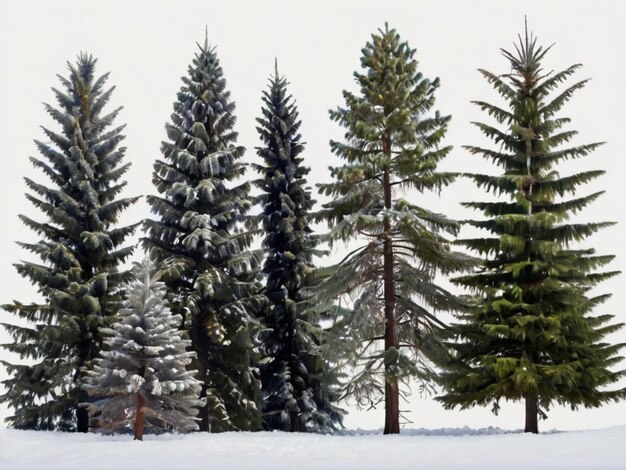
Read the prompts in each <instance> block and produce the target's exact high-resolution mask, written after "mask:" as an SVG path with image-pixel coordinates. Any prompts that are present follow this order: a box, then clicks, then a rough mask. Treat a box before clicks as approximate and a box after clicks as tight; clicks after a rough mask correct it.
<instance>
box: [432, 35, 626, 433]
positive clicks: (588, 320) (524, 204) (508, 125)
mask: <svg viewBox="0 0 626 470" xmlns="http://www.w3.org/2000/svg"><path fill="white" fill-rule="evenodd" d="M549 49H550V48H543V47H541V46H538V45H537V41H536V39H535V38H533V37H532V36H531V37H529V36H528V32H527V31H526V34H525V37H524V39H522V38H521V37H520V38H519V45H516V46H515V52H514V53H511V52H507V51H505V50H503V51H502V52H503V55H504V57H505V58H506V59H507V60H508V62H509V64H510V66H511V73H509V74H506V75H501V76H498V75H494V74H492V73H490V72H487V71H485V70H481V71H480V72H481V74H482V75H483V76H484V77H485V78H486V79H487V81H488V82H489V83H490V84H491V85H492V86H493V87H494V88H495V89H496V91H497V92H498V93H499V94H500V95H501V96H502V97H503V98H504V100H505V101H506V106H504V107H498V106H495V105H491V104H489V103H485V102H477V103H476V104H477V105H478V106H479V107H480V108H481V109H482V110H483V111H485V112H487V113H488V114H489V115H490V116H492V117H494V118H495V120H496V121H497V123H498V124H499V125H501V126H503V127H504V129H500V128H498V127H493V126H492V125H488V124H482V123H477V126H478V127H479V128H480V129H481V131H482V132H483V133H484V134H485V135H486V136H487V137H489V138H490V139H492V140H493V141H494V143H495V144H496V145H497V147H498V148H497V149H495V150H494V149H489V148H481V147H467V148H468V150H469V151H470V152H471V153H472V154H477V155H481V156H483V157H485V158H487V159H490V160H492V161H493V162H495V163H496V164H497V165H499V166H500V167H501V168H502V173H501V174H499V175H496V176H490V175H484V174H472V175H469V176H470V177H471V178H472V179H473V180H474V181H475V182H476V184H477V185H478V186H479V187H484V188H485V189H486V190H488V191H490V192H493V193H495V194H497V195H500V197H499V198H498V200H494V201H490V202H470V203H466V204H465V206H467V207H470V208H473V209H477V210H480V211H482V213H483V214H484V216H485V219H484V220H478V221H471V222H470V223H471V225H473V226H475V227H478V228H481V229H484V230H486V231H488V232H489V234H490V235H489V236H486V237H484V238H475V239H466V240H462V244H463V245H465V246H466V247H469V248H470V249H472V250H474V251H475V252H477V253H479V254H480V255H481V256H482V257H483V258H484V262H483V264H482V267H481V268H480V269H479V270H478V271H477V272H475V273H474V274H470V275H467V276H464V277H461V278H459V279H457V280H456V281H457V282H458V283H459V284H460V285H463V286H465V287H467V288H469V289H471V291H472V292H473V296H471V297H470V299H469V309H468V311H467V312H466V313H463V314H462V315H460V320H461V322H460V323H458V324H457V325H455V326H454V328H453V330H452V333H453V335H454V336H455V337H456V339H457V343H456V344H454V345H453V346H454V348H455V349H456V353H455V359H456V360H455V361H454V362H452V363H451V364H449V365H448V369H447V371H446V373H445V374H443V376H442V378H443V381H444V383H445V384H446V385H447V389H448V390H447V394H446V395H444V396H443V397H440V398H439V399H440V400H441V401H442V402H443V403H444V405H445V406H446V407H448V408H452V407H454V406H457V405H458V406H461V407H462V408H465V407H468V406H472V405H475V404H479V405H486V404H489V403H493V406H494V408H493V409H494V411H496V412H497V410H498V408H499V402H500V400H501V399H502V398H504V399H507V400H520V399H523V400H525V403H526V428H525V429H526V431H527V432H534V433H536V432H538V427H537V417H538V415H543V411H542V409H547V408H548V407H549V406H550V404H551V403H553V402H557V403H561V404H570V405H571V406H572V408H574V409H575V408H576V407H577V406H578V405H584V406H587V407H595V406H599V405H600V404H602V403H603V402H606V401H608V400H617V399H619V398H621V397H623V396H624V395H625V394H626V389H621V390H608V389H607V388H605V386H607V385H609V384H612V383H615V382H616V381H617V380H619V378H620V377H622V376H623V375H624V372H611V371H610V370H609V367H610V366H612V365H615V364H616V363H618V362H619V361H620V359H621V357H619V356H617V353H618V351H619V349H620V348H621V345H610V344H607V343H605V342H602V338H603V337H604V336H605V335H607V334H609V333H611V332H613V331H616V330H617V329H619V328H620V327H621V325H617V324H610V321H611V319H612V316H611V315H598V316H595V315H592V309H593V308H594V307H596V306H598V305H599V304H601V303H602V302H604V301H605V300H606V299H607V298H608V297H609V295H592V294H591V292H590V291H591V289H592V288H594V287H595V286H596V285H597V284H598V283H599V282H601V281H603V280H605V279H607V278H609V277H611V276H614V275H615V274H617V273H616V272H599V271H598V269H600V268H602V267H603V266H604V265H606V264H607V263H609V262H610V261H611V260H612V259H613V256H603V255H596V254H595V251H594V250H593V249H590V248H579V247H578V246H579V242H581V241H583V240H585V239H586V238H587V237H589V236H590V235H592V234H593V233H595V232H596V231H598V230H599V229H602V228H604V227H607V226H609V225H612V224H611V223H607V222H600V223H588V224H580V223H568V221H567V220H568V218H569V217H570V216H571V215H573V214H576V213H578V212H579V211H580V210H582V209H583V208H585V207H586V206H587V205H588V204H589V203H591V202H593V201H594V200H596V199H597V198H598V197H599V196H600V195H601V194H602V191H600V192H595V193H592V194H587V195H584V196H581V197H574V195H576V193H577V192H578V190H579V189H578V188H579V186H580V185H582V184H584V183H587V182H588V181H591V180H593V179H595V178H597V177H599V176H600V175H602V174H603V173H604V172H603V171H584V172H580V173H576V174H572V175H568V176H562V175H561V174H560V173H559V171H558V170H557V168H558V169H559V170H560V169H561V168H560V167H557V165H561V163H562V162H563V161H564V160H567V159H570V158H578V157H584V156H587V155H588V154H589V153H591V152H592V151H593V150H595V149H596V148H597V147H598V146H599V145H600V143H594V144H588V145H580V146H567V145H566V144H567V143H568V142H569V141H570V139H572V137H574V136H575V135H576V132H575V131H571V130H563V126H564V125H566V124H567V123H569V119H568V118H564V117H557V115H558V113H559V111H560V110H561V108H562V107H563V106H564V105H565V103H567V102H568V100H569V99H570V97H571V96H572V94H573V93H574V92H575V91H576V90H578V89H580V88H582V87H583V86H584V85H585V83H586V82H587V80H583V81H580V82H577V83H574V84H572V85H569V86H567V87H566V88H564V89H561V90H559V88H560V86H561V85H562V84H563V83H564V82H566V80H567V79H568V78H569V77H570V76H571V75H573V74H574V72H575V71H576V70H578V68H579V67H580V64H577V65H573V66H571V67H569V68H567V69H565V70H563V71H561V72H558V73H552V72H550V73H546V72H544V71H543V69H542V62H543V59H544V57H545V55H546V53H547V52H548V50H549ZM570 194H571V195H572V196H571V197H570V196H569V195H570Z"/></svg>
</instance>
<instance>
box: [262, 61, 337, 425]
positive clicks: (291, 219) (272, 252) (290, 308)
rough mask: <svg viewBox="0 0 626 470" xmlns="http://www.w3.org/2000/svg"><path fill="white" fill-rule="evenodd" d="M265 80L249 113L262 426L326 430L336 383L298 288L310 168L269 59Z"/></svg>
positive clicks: (309, 239)
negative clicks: (256, 192) (259, 241)
mask: <svg viewBox="0 0 626 470" xmlns="http://www.w3.org/2000/svg"><path fill="white" fill-rule="evenodd" d="M268 88H269V90H267V91H264V92H263V108H262V117H261V118H258V119H257V121H258V123H259V127H257V130H258V132H259V134H260V136H261V140H262V141H263V147H260V148H258V149H257V153H258V154H259V156H260V157H261V158H262V159H263V163H264V165H255V168H256V169H257V171H258V172H259V173H260V174H261V178H260V179H258V180H257V181H256V182H255V184H256V186H257V187H258V188H259V189H260V190H261V195H260V196H259V202H260V203H261V205H262V206H263V213H262V214H261V216H260V219H261V221H262V224H263V230H264V233H265V238H264V240H263V247H264V249H265V252H266V258H265V263H264V266H263V272H264V273H265V274H266V276H267V280H266V284H265V289H264V294H265V295H266V296H267V298H268V299H269V300H270V303H271V308H268V309H267V313H266V314H265V315H264V320H265V326H266V330H265V331H266V333H265V335H264V336H263V341H262V352H263V357H262V361H261V366H260V369H261V379H262V385H263V398H264V400H263V401H264V407H263V422H264V427H265V428H266V429H268V430H280V431H291V432H293V431H297V432H318V433H327V432H330V431H333V430H334V429H335V428H336V426H337V424H338V423H341V417H342V414H341V411H340V410H339V409H338V408H337V407H336V406H335V405H334V403H333V402H334V401H336V399H337V397H338V390H337V389H336V387H335V386H334V385H333V384H332V383H329V379H330V380H332V374H331V371H330V366H329V364H327V363H326V362H325V361H324V359H323V358H322V357H321V355H320V352H319V345H320V343H321V340H322V335H323V331H322V330H321V328H320V325H319V318H318V315H316V314H315V313H314V311H313V310H306V307H307V305H308V302H309V301H310V299H311V296H310V295H306V294H305V293H304V288H306V287H311V283H312V278H313V273H314V270H315V267H314V265H313V258H314V256H316V255H318V254H319V252H318V250H316V246H317V244H318V242H317V239H316V238H315V237H314V235H313V234H312V230H311V228H310V227H309V221H310V215H309V212H310V210H311V209H312V207H313V205H314V203H315V201H314V200H313V199H311V191H310V189H309V188H308V187H306V183H307V182H306V175H307V174H308V173H309V171H310V169H309V168H308V167H306V166H304V163H303V161H304V160H303V158H302V156H301V154H302V151H303V150H304V144H303V143H302V142H301V135H300V134H299V129H300V124H301V121H300V120H299V115H298V109H297V108H296V105H295V102H294V101H293V99H292V97H291V96H290V95H288V94H287V81H286V80H285V78H284V77H281V76H280V75H279V74H278V67H277V66H276V70H275V72H274V76H273V77H271V79H270V83H269V87H268ZM305 310H306V312H305Z"/></svg>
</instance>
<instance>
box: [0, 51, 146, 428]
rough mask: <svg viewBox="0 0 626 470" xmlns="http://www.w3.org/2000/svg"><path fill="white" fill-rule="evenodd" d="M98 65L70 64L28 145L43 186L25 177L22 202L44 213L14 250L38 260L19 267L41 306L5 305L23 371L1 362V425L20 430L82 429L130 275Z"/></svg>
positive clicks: (115, 148)
mask: <svg viewBox="0 0 626 470" xmlns="http://www.w3.org/2000/svg"><path fill="white" fill-rule="evenodd" d="M95 66H96V59H94V58H92V57H91V56H88V55H84V54H83V55H80V56H79V58H78V60H77V62H76V64H75V65H72V64H68V67H69V72H70V75H69V78H67V79H66V78H64V77H61V76H59V79H60V81H61V83H62V85H63V88H64V89H61V90H57V89H54V88H53V91H54V94H55V97H56V100H57V102H58V107H53V106H50V105H45V108H46V110H47V112H48V113H49V114H50V116H51V117H52V118H53V119H54V120H55V121H56V122H57V123H58V124H59V125H60V127H61V129H60V131H59V132H54V131H51V130H49V129H46V128H43V131H44V133H45V135H46V137H47V138H48V139H49V142H40V141H35V144H36V145H37V149H38V150H39V153H40V154H41V156H40V157H39V158H33V157H31V161H32V163H33V165H34V166H35V167H37V168H39V169H40V170H42V172H43V173H44V174H45V175H46V176H47V178H48V180H49V182H50V184H49V185H48V186H47V185H45V184H43V183H37V182H35V181H33V180H31V179H29V178H25V181H26V186H27V187H28V189H29V193H27V195H26V196H27V198H28V200H29V201H30V202H31V203H32V204H33V205H34V206H35V207H37V208H38V209H39V210H41V211H42V212H43V213H44V215H45V216H46V218H47V219H46V220H45V221H36V220H33V219H31V218H29V217H26V216H24V215H21V216H20V219H21V220H22V222H24V223H25V224H26V226H28V227H29V228H31V229H32V230H33V231H34V232H35V233H37V234H38V235H39V236H41V237H42V239H41V240H40V241H39V242H37V243H23V242H19V243H18V245H19V246H20V247H22V248H24V249H25V250H27V251H30V252H32V253H34V254H35V255H37V256H38V257H39V258H40V260H41V263H36V262H26V261H23V262H20V263H18V264H16V265H15V266H16V269H17V271H18V272H19V273H20V275H22V276H23V277H25V278H27V279H28V280H30V282H31V283H32V284H33V285H34V286H36V287H37V291H38V292H39V294H40V296H41V297H42V300H41V302H40V303H30V304H23V303H21V302H18V301H14V302H13V303H12V304H9V305H4V306H3V309H4V310H6V311H8V312H11V313H14V314H15V315H17V316H18V317H19V318H21V319H23V320H26V321H27V322H28V325H27V326H17V325H11V324H6V323H4V324H3V325H4V327H5V328H6V329H7V331H8V332H9V333H10V334H11V336H12V337H13V340H14V342H13V343H10V344H6V345H3V347H4V348H5V349H6V350H8V351H11V352H13V353H16V354H18V355H19V356H20V358H22V359H28V360H30V361H31V364H30V365H23V364H20V365H18V364H10V363H8V362H5V361H2V363H3V364H4V365H5V367H6V368H7V371H8V372H9V375H10V378H9V379H7V380H5V381H4V382H3V383H4V386H5V389H6V392H5V394H4V395H3V396H2V397H0V402H3V403H6V404H7V405H8V406H10V407H12V408H14V409H15V413H14V415H13V416H10V417H9V418H8V419H7V421H8V423H9V424H10V425H11V426H14V427H16V428H20V429H47V430H48V429H59V430H64V431H71V430H78V431H81V432H87V427H88V416H87V411H86V410H85V409H83V408H78V405H79V403H81V402H84V401H86V400H87V394H86V391H85V390H84V387H83V379H84V372H83V369H84V368H85V367H88V366H89V364H90V362H91V361H92V360H93V359H94V358H95V357H96V355H97V354H98V352H99V350H100V347H101V344H102V338H101V336H100V333H99V328H101V327H103V326H106V325H107V324H108V323H109V322H110V318H111V316H112V315H113V314H114V313H115V311H116V310H117V308H118V307H117V304H118V303H119V286H120V285H121V283H122V282H123V281H124V280H125V277H126V276H127V275H128V273H127V272H125V271H121V272H120V271H118V269H117V267H118V266H119V265H120V263H122V262H124V260H125V259H126V258H127V257H128V256H129V255H130V254H131V253H132V251H133V247H121V245H122V244H123V243H124V240H125V239H126V238H127V237H128V236H130V235H131V234H132V233H133V232H134V230H135V226H134V225H130V226H124V227H115V224H116V222H117V220H118V217H119V215H120V213H121V212H122V211H124V209H126V208H127V207H128V206H130V205H131V204H133V203H134V202H135V201H136V200H137V198H126V199H124V198H119V197H118V195H119V193H120V191H121V190H122V188H124V186H125V185H126V183H125V182H124V181H122V177H123V175H124V173H125V172H126V171H127V170H128V168H129V166H130V163H126V164H122V160H123V158H124V154H125V150H126V149H125V148H124V147H119V144H120V142H121V141H122V140H123V139H124V136H123V135H122V130H123V128H124V126H120V127H114V128H112V127H111V126H112V124H113V122H114V120H115V117H116V116H117V114H118V113H119V111H120V109H121V108H118V109H115V110H113V111H111V112H109V113H108V114H103V110H104V108H105V106H106V104H107V102H108V101H109V98H110V97H111V94H112V92H113V89H114V88H113V87H112V88H109V89H107V90H105V88H104V86H105V83H106V80H107V78H108V75H109V74H108V73H107V74H105V75H102V76H101V77H99V78H96V77H95V75H94V71H95Z"/></svg>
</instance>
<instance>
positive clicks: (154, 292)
mask: <svg viewBox="0 0 626 470" xmlns="http://www.w3.org/2000/svg"><path fill="white" fill-rule="evenodd" d="M162 274H163V272H161V271H156V269H155V268H154V267H153V266H152V263H151V262H150V260H149V258H148V257H146V259H144V261H143V262H142V263H141V264H140V263H135V268H134V276H135V280H134V281H133V282H132V283H131V284H130V286H129V288H128V290H127V292H128V293H127V295H126V298H125V301H124V308H123V309H122V310H120V311H119V313H118V315H117V317H116V322H115V323H114V324H113V325H112V326H111V327H110V328H102V329H101V330H100V333H101V334H102V336H103V337H104V348H103V350H102V351H100V355H99V357H98V358H97V359H96V360H95V364H94V367H93V370H91V371H89V372H88V373H87V375H88V380H87V385H86V388H87V391H88V393H89V394H90V395H91V396H93V397H96V401H94V402H93V403H92V404H91V405H90V406H89V411H90V414H91V415H92V426H93V427H95V428H96V430H98V431H100V432H104V433H124V432H129V431H130V430H131V429H134V432H135V440H142V438H143V433H144V430H145V431H147V432H149V433H163V432H189V431H195V430H197V429H198V423H197V420H198V418H197V417H196V414H197V411H198V410H197V408H199V407H200V406H202V404H203V402H202V400H200V399H199V398H198V396H199V395H200V389H201V383H200V381H198V380H197V379H195V378H194V377H193V374H194V373H195V371H193V370H191V371H190V370H187V369H186V367H187V366H188V365H189V363H190V362H191V360H192V357H193V356H194V355H195V353H194V352H191V351H186V349H187V348H188V347H189V346H190V344H191V341H189V340H186V339H182V338H181V331H180V329H179V328H180V322H181V321H182V317H181V316H180V315H173V314H172V313H171V311H170V310H169V308H167V305H166V300H165V295H166V290H165V285H164V284H163V282H161V281H160V280H159V279H160V277H161V275H162Z"/></svg>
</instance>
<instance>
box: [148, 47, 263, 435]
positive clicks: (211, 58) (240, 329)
mask: <svg viewBox="0 0 626 470" xmlns="http://www.w3.org/2000/svg"><path fill="white" fill-rule="evenodd" d="M182 81H183V86H182V87H181V90H180V92H179V93H178V95H177V100H176V102H175V103H174V112H173V114H172V115H171V123H169V124H167V125H166V130H167V135H168V138H169V140H168V141H167V142H164V143H163V145H162V153H163V160H157V161H156V163H155V165H154V174H153V182H154V184H155V186H156V188H157V190H158V192H159V193H160V194H161V196H149V197H148V203H149V204H150V205H151V208H152V212H153V213H154V214H156V215H157V218H156V220H150V219H149V220H147V221H146V222H145V226H146V230H147V237H146V238H145V240H144V242H145V245H146V246H147V247H148V248H151V249H152V252H153V255H154V258H155V259H157V260H159V261H163V260H165V259H169V258H173V259H174V260H176V261H178V262H184V263H185V268H184V269H183V270H182V271H181V272H180V273H179V275H178V276H171V277H170V278H168V279H165V281H166V285H167V288H168V301H169V305H170V307H171V309H172V311H173V312H174V313H175V314H180V315H181V316H182V317H183V328H184V329H185V330H186V331H188V333H189V338H190V339H191V342H192V347H193V349H194V351H195V352H196V354H197V357H196V359H195V360H194V362H193V364H192V367H193V368H194V369H196V370H197V371H198V378H199V379H200V380H201V381H202V383H203V388H202V397H203V398H204V397H206V406H205V407H203V408H202V410H201V411H200V418H201V421H200V429H201V430H203V431H207V430H210V431H228V430H256V429H259V428H260V426H261V413H260V409H259V400H260V381H259V378H258V374H257V373H256V371H255V369H254V367H253V365H254V364H255V362H256V359H255V358H254V340H255V333H254V331H255V329H256V325H255V320H254V318H255V314H256V312H257V311H258V310H259V309H260V308H261V307H262V306H263V304H264V301H263V299H264V298H263V297H262V296H261V295H259V291H260V289H261V286H260V284H259V283H258V282H257V277H258V266H259V264H260V259H261V256H262V252H261V251H260V250H259V251H251V250H250V249H249V248H250V243H251V241H252V236H253V233H252V232H251V231H250V230H248V229H246V228H245V227H244V223H245V222H246V214H247V212H248V211H249V210H250V208H251V207H252V204H253V203H252V200H251V198H250V196H249V191H250V184H249V183H248V182H243V183H241V182H238V181H237V180H238V179H239V178H240V177H242V176H243V175H244V173H245V171H246V167H245V165H244V164H243V163H242V162H241V160H240V159H241V157H242V156H243V154H244V148H243V147H241V146H237V145H236V144H235V142H236V139H237V133H236V132H235V131H234V130H233V127H234V124H235V120H236V119H235V116H234V114H233V113H234V111H235V104H234V103H233V102H232V101H231V100H230V93H229V92H228V91H227V90H226V80H225V79H224V77H223V71H222V67H221V66H220V63H219V60H218V58H217V55H216V53H215V50H214V49H213V48H210V47H209V45H208V43H207V42H206V41H205V43H204V45H203V46H199V51H198V53H197V54H196V56H195V59H194V60H193V63H192V65H190V66H189V70H188V74H187V75H186V76H184V77H183V78H182Z"/></svg>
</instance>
